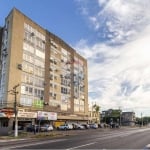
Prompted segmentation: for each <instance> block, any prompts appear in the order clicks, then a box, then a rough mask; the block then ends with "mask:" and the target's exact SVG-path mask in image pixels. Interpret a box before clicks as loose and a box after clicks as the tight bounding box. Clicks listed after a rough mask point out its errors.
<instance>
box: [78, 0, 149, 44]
mask: <svg viewBox="0 0 150 150" xmlns="http://www.w3.org/2000/svg"><path fill="white" fill-rule="evenodd" d="M97 2H98V5H99V9H97V10H95V11H93V10H92V7H91V6H90V5H92V3H93V1H91V0H86V1H84V0H80V4H81V8H82V9H81V10H84V9H86V14H84V15H85V16H86V17H87V18H88V19H89V22H90V24H91V25H92V29H94V30H96V31H97V36H99V38H104V39H105V40H106V39H107V40H108V42H109V43H126V42H128V41H129V40H131V39H132V38H133V36H135V35H136V34H137V32H139V31H142V29H143V28H144V27H145V26H147V24H149V23H150V15H149V14H150V9H149V8H150V1H149V0H142V1H141V0H98V1H97ZM83 3H84V5H83Z"/></svg>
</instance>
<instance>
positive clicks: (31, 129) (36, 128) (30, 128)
mask: <svg viewBox="0 0 150 150" xmlns="http://www.w3.org/2000/svg"><path fill="white" fill-rule="evenodd" d="M26 129H27V131H28V132H34V131H36V132H38V131H40V128H39V126H38V125H28V126H27V127H26Z"/></svg>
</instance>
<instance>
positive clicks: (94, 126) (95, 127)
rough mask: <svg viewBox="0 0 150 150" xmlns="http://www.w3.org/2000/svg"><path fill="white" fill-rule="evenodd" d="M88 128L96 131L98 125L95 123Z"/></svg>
mask: <svg viewBox="0 0 150 150" xmlns="http://www.w3.org/2000/svg"><path fill="white" fill-rule="evenodd" d="M89 126H90V128H92V129H97V128H98V125H97V124H96V123H92V124H89Z"/></svg>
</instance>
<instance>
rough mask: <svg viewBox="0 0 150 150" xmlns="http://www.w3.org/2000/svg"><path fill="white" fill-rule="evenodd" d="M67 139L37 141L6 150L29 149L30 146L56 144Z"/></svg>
mask: <svg viewBox="0 0 150 150" xmlns="http://www.w3.org/2000/svg"><path fill="white" fill-rule="evenodd" d="M66 140H67V139H57V140H48V141H42V142H39V141H36V142H33V143H29V144H28V143H25V144H23V145H16V146H9V147H5V150H7V149H12V148H19V147H28V146H34V145H40V144H47V143H54V142H61V141H66Z"/></svg>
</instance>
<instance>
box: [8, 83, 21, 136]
mask: <svg viewBox="0 0 150 150" xmlns="http://www.w3.org/2000/svg"><path fill="white" fill-rule="evenodd" d="M18 86H19V84H17V85H15V86H14V87H13V89H12V90H10V91H9V92H11V93H10V94H12V95H14V96H15V100H14V112H15V133H14V136H15V137H18V118H17V113H18V111H17V94H18V91H17V87H18Z"/></svg>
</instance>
